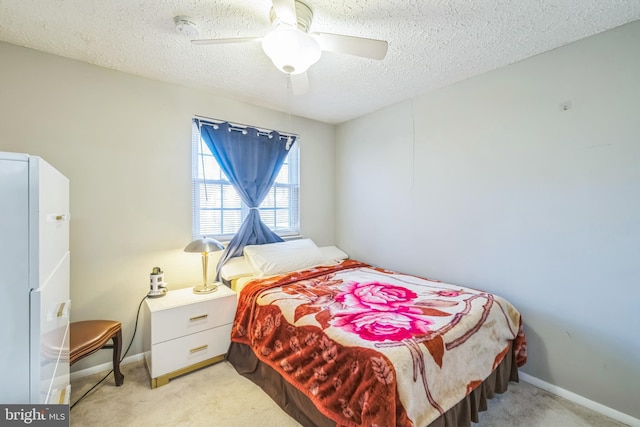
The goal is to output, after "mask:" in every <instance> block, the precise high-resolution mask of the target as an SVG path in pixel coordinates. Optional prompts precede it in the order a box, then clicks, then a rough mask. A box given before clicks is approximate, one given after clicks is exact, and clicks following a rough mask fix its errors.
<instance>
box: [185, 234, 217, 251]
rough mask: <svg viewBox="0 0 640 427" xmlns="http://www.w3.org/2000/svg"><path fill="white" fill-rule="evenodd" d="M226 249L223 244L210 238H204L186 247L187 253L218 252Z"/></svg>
mask: <svg viewBox="0 0 640 427" xmlns="http://www.w3.org/2000/svg"><path fill="white" fill-rule="evenodd" d="M223 249H224V246H223V245H222V243H220V242H218V241H217V240H216V239H212V238H210V237H202V238H201V239H197V240H194V241H193V242H191V243H189V244H188V245H187V246H185V248H184V251H185V252H217V251H221V250H223Z"/></svg>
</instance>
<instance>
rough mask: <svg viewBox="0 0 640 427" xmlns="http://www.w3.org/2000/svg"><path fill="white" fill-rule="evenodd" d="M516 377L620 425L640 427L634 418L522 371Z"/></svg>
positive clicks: (637, 420) (639, 420) (638, 420)
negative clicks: (618, 422)
mask: <svg viewBox="0 0 640 427" xmlns="http://www.w3.org/2000/svg"><path fill="white" fill-rule="evenodd" d="M518 376H519V377H520V379H521V380H522V381H524V382H526V383H529V384H531V385H532V386H535V387H538V388H541V389H542V390H546V391H548V392H549V393H553V394H555V395H556V396H560V397H562V398H564V399H567V400H570V401H572V402H574V403H577V404H578V405H582V406H584V407H586V408H589V409H591V410H593V411H595V412H598V413H600V414H602V415H606V416H607V417H609V418H612V419H614V420H616V421H620V422H621V423H624V424H626V425H628V426H631V427H640V419H638V418H634V417H632V416H631V415H627V414H625V413H623V412H620V411H616V410H615V409H613V408H610V407H608V406H605V405H603V404H601V403H598V402H594V401H593V400H589V399H587V398H586V397H582V396H580V395H579V394H575V393H573V392H570V391H569V390H565V389H563V388H561V387H558V386H555V385H553V384H549V383H548V382H545V381H542V380H541V379H538V378H536V377H532V376H531V375H529V374H526V373H524V372H522V371H518Z"/></svg>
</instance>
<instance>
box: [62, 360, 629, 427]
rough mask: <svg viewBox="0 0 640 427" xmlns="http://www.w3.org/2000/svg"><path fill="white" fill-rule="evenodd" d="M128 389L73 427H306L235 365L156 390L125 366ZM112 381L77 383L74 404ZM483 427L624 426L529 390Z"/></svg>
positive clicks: (522, 388)
mask: <svg viewBox="0 0 640 427" xmlns="http://www.w3.org/2000/svg"><path fill="white" fill-rule="evenodd" d="M122 372H123V373H124V375H125V378H124V385H123V386H122V387H115V385H114V381H113V375H110V376H109V378H107V379H106V380H105V381H104V382H103V383H102V384H101V385H99V386H98V387H96V388H95V389H94V390H93V391H92V392H91V393H90V394H88V395H87V396H86V397H85V398H84V399H83V400H82V401H81V402H79V403H78V404H77V405H76V406H75V407H74V408H73V409H72V410H71V426H73V427H82V426H101V427H102V426H117V427H122V426H124V427H128V426H184V427H198V426H203V427H205V426H206V427H253V426H261V427H294V426H299V424H298V423H297V422H295V421H294V420H293V419H292V418H290V417H289V416H288V415H287V414H285V413H284V412H283V411H282V410H281V409H280V408H279V407H278V406H277V405H276V404H275V403H273V401H272V400H271V399H270V398H269V397H268V396H267V395H266V394H265V393H264V392H263V391H262V390H261V389H260V388H259V387H258V386H256V385H254V384H253V383H252V382H250V381H249V380H247V379H245V378H243V377H241V376H240V375H238V374H237V373H236V371H235V369H234V368H233V367H232V366H231V365H230V364H229V363H227V362H221V363H218V364H216V365H213V366H210V367H207V368H204V369H201V370H199V371H197V372H193V373H191V374H188V375H184V376H182V377H179V378H175V379H173V380H171V381H170V382H169V384H168V385H166V386H163V387H159V388H157V389H151V388H150V382H149V376H148V374H147V371H146V368H145V366H144V363H143V362H135V363H131V364H128V365H124V366H122ZM105 374H106V372H105V373H103V374H95V375H91V376H88V377H84V378H82V379H79V380H76V381H74V382H72V383H71V402H72V403H73V402H75V401H76V400H77V399H78V398H79V397H80V396H82V395H83V394H84V393H85V391H87V390H88V389H89V388H91V386H93V385H94V384H95V383H97V382H98V381H99V380H100V379H101V378H102V377H103V376H104V375H105ZM480 417H481V418H480V423H479V424H476V426H482V427H501V426H505V427H506V426H509V427H513V426H527V427H585V426H593V427H596V426H602V427H605V426H606V427H614V426H623V425H624V424H621V423H618V422H616V421H614V420H612V419H609V418H607V417H605V416H603V415H600V414H598V413H595V412H593V411H591V410H589V409H586V408H583V407H581V406H579V405H576V404H574V403H572V402H569V401H567V400H564V399H562V398H559V397H557V396H554V395H552V394H550V393H547V392H545V391H543V390H540V389H538V388H536V387H533V386H531V385H529V384H527V383H523V382H521V383H517V384H516V383H512V384H511V385H510V386H509V390H508V391H507V392H506V393H504V394H503V395H498V396H496V397H494V398H493V399H492V400H490V401H489V410H488V411H487V412H483V413H481V415H480Z"/></svg>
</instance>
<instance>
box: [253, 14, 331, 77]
mask: <svg viewBox="0 0 640 427" xmlns="http://www.w3.org/2000/svg"><path fill="white" fill-rule="evenodd" d="M262 50H264V53H266V54H267V56H268V57H269V58H270V59H271V61H272V62H273V65H275V66H276V67H277V68H278V69H279V70H280V71H282V72H283V73H287V74H300V73H304V72H305V71H307V70H308V69H309V67H310V66H312V65H313V64H315V63H316V62H318V60H319V59H320V55H321V54H322V50H321V49H320V45H319V44H318V42H317V41H316V39H314V38H313V37H312V36H311V35H309V34H307V33H305V32H303V31H300V30H299V29H298V28H295V27H289V26H284V25H282V26H279V27H278V28H276V29H274V30H273V31H271V32H270V33H269V34H267V35H266V36H264V38H263V39H262Z"/></svg>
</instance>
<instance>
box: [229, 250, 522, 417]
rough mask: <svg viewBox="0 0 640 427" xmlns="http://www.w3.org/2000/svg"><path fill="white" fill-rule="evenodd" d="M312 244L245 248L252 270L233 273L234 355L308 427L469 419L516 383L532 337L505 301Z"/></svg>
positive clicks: (242, 370)
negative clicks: (235, 301) (235, 302)
mask: <svg viewBox="0 0 640 427" xmlns="http://www.w3.org/2000/svg"><path fill="white" fill-rule="evenodd" d="M314 246H315V244H313V242H305V243H300V242H297V243H294V244H292V243H290V242H286V243H276V244H270V245H261V246H260V247H247V248H245V255H244V257H243V258H244V259H242V260H239V261H240V262H241V263H245V264H247V265H250V266H251V268H250V269H251V272H250V273H249V274H247V275H241V276H237V277H233V278H231V280H230V282H231V285H232V286H233V287H235V288H236V290H237V292H238V309H237V312H236V316H235V320H234V324H233V328H232V332H231V341H232V342H231V346H230V348H229V352H228V355H227V359H228V361H229V362H230V363H231V364H232V365H233V366H234V367H235V369H236V370H237V371H238V372H239V373H240V374H241V375H243V376H245V377H247V378H249V379H250V380H252V381H253V382H254V383H256V384H258V385H259V386H260V387H262V388H263V389H264V390H265V391H266V392H267V394H269V396H271V398H272V399H273V400H274V401H275V402H276V403H277V404H278V405H280V407H282V408H283V409H284V410H285V411H286V412H287V413H288V414H289V415H291V416H292V417H293V418H295V419H296V420H297V421H298V422H300V423H301V424H302V425H304V426H349V427H351V426H353V427H355V426H380V427H383V426H394V425H395V426H430V427H441V426H456V427H457V426H465V425H470V423H471V422H472V421H473V422H477V421H478V412H480V411H483V410H486V409H487V402H486V400H487V399H488V398H491V397H493V395H494V394H495V393H502V392H504V391H506V389H507V387H508V384H509V382H510V381H517V380H518V371H517V368H518V367H519V366H522V365H523V364H524V363H525V362H526V340H525V337H524V333H523V331H522V320H521V316H520V314H519V312H518V311H517V310H516V309H515V307H513V306H512V305H511V304H510V303H509V302H508V301H506V300H505V299H503V298H501V297H500V296H497V295H493V294H490V293H487V292H484V291H481V290H476V289H471V288H466V287H461V286H456V285H451V284H447V283H442V282H439V281H437V280H430V279H426V278H421V277H415V276H411V275H406V274H402V273H397V272H394V271H389V270H385V269H381V268H378V267H374V266H371V265H368V264H366V263H363V262H359V261H357V260H352V259H345V258H346V254H344V253H342V254H344V255H345V256H335V254H336V252H335V251H333V254H332V255H333V256H331V257H329V259H327V254H326V251H325V253H324V255H319V254H318V250H319V251H320V252H322V250H321V249H319V248H317V247H315V249H313V250H312V249H309V250H307V247H309V248H313V247H314ZM272 249H274V250H275V254H274V253H270V251H271V250H272ZM330 252H331V251H330ZM338 253H339V252H338ZM265 254H266V255H265ZM281 259H286V261H282V262H281V261H280V260H281ZM300 266H304V267H300ZM223 277H224V274H223Z"/></svg>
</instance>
